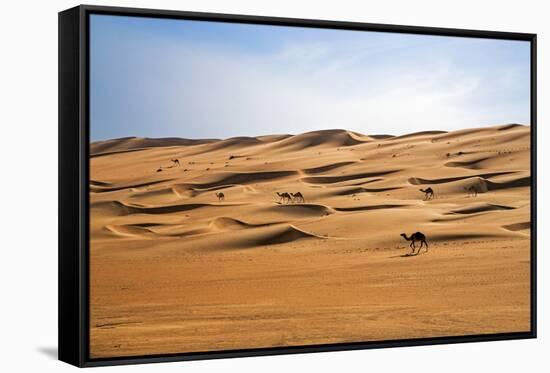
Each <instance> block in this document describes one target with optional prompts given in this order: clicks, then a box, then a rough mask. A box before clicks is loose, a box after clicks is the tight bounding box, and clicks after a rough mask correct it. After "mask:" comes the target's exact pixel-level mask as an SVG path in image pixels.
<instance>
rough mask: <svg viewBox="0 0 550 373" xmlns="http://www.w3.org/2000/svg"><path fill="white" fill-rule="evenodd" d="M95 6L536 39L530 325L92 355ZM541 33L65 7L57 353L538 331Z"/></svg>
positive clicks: (365, 345) (124, 360)
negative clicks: (91, 40)
mask: <svg viewBox="0 0 550 373" xmlns="http://www.w3.org/2000/svg"><path fill="white" fill-rule="evenodd" d="M91 14H108V15H125V16H137V17H155V18H175V19H187V20H202V21H218V22H232V23H249V24H266V25H284V26H300V27H312V28H329V29H346V30H365V31H383V32H391V33H410V34H426V35H440V36H461V37H471V38H492V39H507V40H522V41H528V42H530V45H531V263H530V265H531V272H530V275H531V278H530V280H531V298H530V299H531V330H530V331H528V332H519V333H501V334H484V335H466V336H454V337H438V338H419V339H402V340H390V341H374V342H359V343H338V344H325V345H308V346H295V347H277V348H258V349H246V350H227V351H215V352H203V353H201V352H199V353H195V352H193V353H181V354H165V355H148V356H132V357H117V358H101V359H92V358H90V357H89V353H88V351H89V325H88V323H89V308H88V305H89V292H88V286H89V264H88V250H89V232H88V212H89V201H88V199H89V198H88V193H89V185H88V180H89V169H88V159H89V158H88V156H89V104H88V87H89V75H88V72H89V61H88V55H89V50H88V49H89V34H88V19H89V16H90V15H91ZM536 41H537V36H536V34H528V33H512V32H495V31H479V30H460V29H450V28H434V27H418V26H399V25H386V24H370V23H356V22H343V21H326V20H311V19H293V18H276V17H263V16H261V17H260V16H244V15H230V14H215V13H198V12H183V11H171V10H153V9H136V8H120V7H104V6H89V5H81V6H77V7H74V8H71V9H68V10H65V11H62V12H60V13H59V40H58V42H59V71H58V73H59V77H58V78H59V165H58V166H59V247H58V256H59V257H58V260H59V274H58V276H59V299H58V302H59V303H58V304H59V320H58V321H59V334H58V340H59V360H61V361H64V362H66V363H69V364H72V365H76V366H78V367H93V366H105V365H121V364H137V363H151V362H170V361H184V360H198V359H218V358H233V357H249V356H260V355H283V354H294V353H310V352H327V351H341V350H357V349H370V348H387V347H402V346H420V345H437V344H449V343H464V342H482V341H497V340H512V339H526V338H536V330H537V292H536V287H537V283H536V281H537V252H536V237H537V230H536V220H537V218H536V207H537V204H536V192H537V157H536V153H537V150H536V138H537V135H536V134H537V84H536V83H537V74H536V73H537V66H536V61H537V51H536Z"/></svg>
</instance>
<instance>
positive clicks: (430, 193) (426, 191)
mask: <svg viewBox="0 0 550 373" xmlns="http://www.w3.org/2000/svg"><path fill="white" fill-rule="evenodd" d="M419 190H420V191H421V192H423V193H424V199H425V200H428V199H432V198H434V190H433V189H432V188H430V187H428V188H426V189H422V188H420V189H419Z"/></svg>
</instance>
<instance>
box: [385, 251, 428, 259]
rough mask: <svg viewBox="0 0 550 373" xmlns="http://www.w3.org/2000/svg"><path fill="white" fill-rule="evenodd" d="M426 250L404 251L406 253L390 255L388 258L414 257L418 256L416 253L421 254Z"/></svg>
mask: <svg viewBox="0 0 550 373" xmlns="http://www.w3.org/2000/svg"><path fill="white" fill-rule="evenodd" d="M425 253H426V252H425V251H424V252H416V253H406V254H401V255H394V256H390V259H395V258H410V257H415V256H418V255H422V254H425Z"/></svg>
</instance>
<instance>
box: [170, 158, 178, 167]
mask: <svg viewBox="0 0 550 373" xmlns="http://www.w3.org/2000/svg"><path fill="white" fill-rule="evenodd" d="M170 162H172V166H178V167H179V166H180V160H179V159H177V158H176V159H170Z"/></svg>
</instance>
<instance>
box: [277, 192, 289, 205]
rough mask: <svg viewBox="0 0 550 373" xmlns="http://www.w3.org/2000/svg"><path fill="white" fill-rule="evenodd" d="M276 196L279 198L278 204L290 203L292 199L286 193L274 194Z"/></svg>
mask: <svg viewBox="0 0 550 373" xmlns="http://www.w3.org/2000/svg"><path fill="white" fill-rule="evenodd" d="M276 193H277V195H278V196H279V202H283V203H285V200H286V201H287V202H291V201H292V197H290V194H288V193H286V192H283V193H279V192H276Z"/></svg>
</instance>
